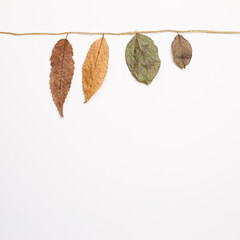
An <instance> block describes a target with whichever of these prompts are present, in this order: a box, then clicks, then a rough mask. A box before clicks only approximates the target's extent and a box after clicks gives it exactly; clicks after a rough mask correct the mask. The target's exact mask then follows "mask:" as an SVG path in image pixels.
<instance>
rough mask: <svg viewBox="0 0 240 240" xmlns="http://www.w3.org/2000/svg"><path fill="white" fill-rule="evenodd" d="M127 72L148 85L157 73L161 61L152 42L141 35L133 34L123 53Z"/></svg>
mask: <svg viewBox="0 0 240 240" xmlns="http://www.w3.org/2000/svg"><path fill="white" fill-rule="evenodd" d="M125 57H126V62H127V65H128V68H129V71H130V72H131V73H132V75H133V76H134V77H135V78H136V79H137V80H138V81H139V82H142V83H145V84H150V83H151V82H152V80H153V79H154V78H155V76H156V75H157V73H158V70H159V68H160V65H161V61H160V59H159V56H158V48H157V46H156V45H155V44H154V42H153V40H152V39H151V38H149V37H147V36H145V35H142V34H139V33H137V34H135V36H134V37H133V38H132V39H131V40H130V42H129V43H128V45H127V47H126V51H125Z"/></svg>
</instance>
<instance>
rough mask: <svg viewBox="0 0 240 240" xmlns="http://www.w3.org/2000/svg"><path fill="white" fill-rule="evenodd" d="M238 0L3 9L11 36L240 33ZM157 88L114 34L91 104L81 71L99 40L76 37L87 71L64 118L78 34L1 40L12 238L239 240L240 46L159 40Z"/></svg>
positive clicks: (4, 216)
mask: <svg viewBox="0 0 240 240" xmlns="http://www.w3.org/2000/svg"><path fill="white" fill-rule="evenodd" d="M239 10H240V2H239V0H228V1H226V0H225V1H221V0H212V1H209V0H201V1H193V0H181V1H177V0H165V1H163V0H156V1H153V0H148V1H140V0H134V1H130V0H121V1H113V0H101V1H97V0H95V1H93V0H78V1H73V0H68V1H67V0H66V1H61V0H54V1H53V0H52V1H49V0H48V1H46V0H44V1H43V0H42V1H33V0H22V1H20V0H19V1H18V0H0V22H1V24H0V31H16V32H32V31H34V32H37V31H50V32H51V31H52V32H58V31H116V32H119V31H131V30H156V29H162V28H176V29H216V30H240V18H239ZM148 36H150V37H151V38H152V39H153V40H154V42H155V44H156V45H157V46H158V49H159V56H160V59H161V61H162V64H161V68H160V71H159V74H158V75H157V77H156V78H155V79H154V81H153V82H152V84H151V85H149V86H146V85H144V84H141V83H139V82H137V81H136V80H135V79H134V78H133V77H132V75H131V74H130V72H129V71H128V68H127V65H126V63H125V58H124V54H125V47H126V45H127V43H128V41H129V40H130V39H131V36H119V37H116V36H106V39H107V41H108V44H109V48H110V59H109V71H108V73H107V77H106V79H105V81H104V83H103V85H102V87H101V89H100V90H99V91H98V92H97V93H96V95H95V96H94V97H93V98H92V99H91V100H90V101H89V102H88V103H87V104H83V102H84V96H83V91H82V84H81V67H82V64H83V62H84V59H85V57H86V54H87V51H88V49H89V46H90V45H91V43H92V42H93V41H94V40H96V39H98V38H99V36H80V35H70V36H69V37H68V39H69V41H70V42H71V43H72V46H73V49H74V60H75V63H76V64H75V68H76V69H75V74H74V78H73V81H72V88H71V90H70V92H69V94H68V97H67V100H66V103H65V106H64V114H65V118H64V119H60V117H59V115H58V112H57V110H56V107H55V105H54V103H53V101H52V97H51V94H50V90H49V73H50V62H49V58H50V55H51V51H52V48H53V46H54V44H55V43H56V42H57V41H58V40H59V39H61V38H62V37H65V36H25V37H14V36H4V35H0V239H1V240H15V239H16V240H42V239H45V240H52V239H58V240H64V239H66V240H69V239H71V240H77V239H78V240H79V239H81V240H123V239H124V240H135V239H136V240H149V239H151V240H157V239H163V240H175V239H178V240H192V239H194V240H202V239H204V240H215V239H217V240H225V239H226V240H239V239H240V227H239V226H240V174H239V172H240V150H239V145H240V137H239V136H240V60H239V55H240V35H235V36H233V35H229V36H227V35H205V34H184V37H185V38H186V39H188V40H189V42H190V43H191V45H192V48H193V58H192V62H191V63H190V65H189V66H188V67H187V69H186V70H180V69H179V68H177V67H176V66H175V64H174V63H173V59H172V55H171V48H170V47H171V42H172V40H173V39H174V37H175V34H172V33H163V34H151V35H150V34H149V35H148Z"/></svg>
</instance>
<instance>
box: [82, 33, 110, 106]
mask: <svg viewBox="0 0 240 240" xmlns="http://www.w3.org/2000/svg"><path fill="white" fill-rule="evenodd" d="M108 58H109V47H108V44H107V41H106V39H105V38H104V37H102V38H100V39H98V40H96V41H95V42H94V43H93V44H92V45H91V47H90V49H89V51H88V53H87V56H86V59H85V61H84V64H83V67H82V84H83V91H84V95H85V103H86V102H87V101H88V100H89V99H90V98H91V97H92V96H93V95H94V94H95V93H96V92H97V91H98V89H99V88H100V87H101V85H102V83H103V81H104V79H105V77H106V74H107V70H108Z"/></svg>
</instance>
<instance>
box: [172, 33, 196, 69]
mask: <svg viewBox="0 0 240 240" xmlns="http://www.w3.org/2000/svg"><path fill="white" fill-rule="evenodd" d="M172 51H173V57H174V61H175V63H176V64H177V65H178V67H180V68H185V67H186V66H187V65H188V64H189V63H190V61H191V58H192V47H191V45H190V43H189V42H188V41H187V40H186V39H185V38H184V37H183V36H182V35H180V34H178V35H177V36H176V37H175V38H174V41H173V42H172Z"/></svg>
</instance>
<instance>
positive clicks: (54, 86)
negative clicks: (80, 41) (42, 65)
mask: <svg viewBox="0 0 240 240" xmlns="http://www.w3.org/2000/svg"><path fill="white" fill-rule="evenodd" d="M72 57H73V49H72V45H71V44H70V42H69V41H68V40H67V39H61V40H59V41H58V42H57V43H56V45H55V46H54V48H53V50H52V56H51V59H50V61H51V66H52V69H51V73H50V89H51V92H52V97H53V101H54V103H55V105H56V107H57V109H58V112H59V114H60V116H61V117H63V104H64V102H65V99H66V97H67V94H68V91H69V89H70V87H71V83H72V78H73V74H74V60H73V58H72Z"/></svg>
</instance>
